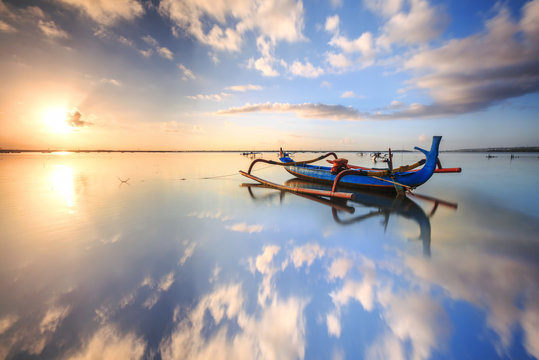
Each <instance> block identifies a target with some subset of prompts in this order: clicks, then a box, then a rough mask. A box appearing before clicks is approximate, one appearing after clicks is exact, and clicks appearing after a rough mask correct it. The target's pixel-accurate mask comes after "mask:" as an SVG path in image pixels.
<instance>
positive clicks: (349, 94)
mask: <svg viewBox="0 0 539 360" xmlns="http://www.w3.org/2000/svg"><path fill="white" fill-rule="evenodd" d="M341 97H342V98H345V99H346V98H355V97H356V94H355V93H354V92H353V91H345V92H343V93H342V94H341Z"/></svg>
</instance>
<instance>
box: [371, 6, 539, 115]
mask: <svg viewBox="0 0 539 360" xmlns="http://www.w3.org/2000/svg"><path fill="white" fill-rule="evenodd" d="M538 9H539V1H538V0H534V1H533V2H529V3H527V4H526V5H525V6H524V7H523V16H522V19H521V20H520V22H518V23H517V22H514V21H513V20H512V18H511V15H510V13H509V10H508V9H507V8H505V7H503V6H501V7H499V10H498V13H497V15H496V16H494V17H493V18H491V19H489V20H488V21H487V22H486V25H485V30H484V31H483V32H481V33H478V34H475V35H471V36H469V37H465V38H462V39H453V40H450V41H448V42H446V43H445V44H443V45H442V46H440V47H438V48H434V49H427V50H421V51H419V52H417V53H416V54H414V55H413V56H411V57H410V59H408V60H407V61H406V62H405V64H404V68H405V69H409V70H413V71H415V72H416V74H419V75H418V76H416V77H415V78H413V79H412V80H410V84H411V85H414V86H415V87H417V88H420V89H424V90H425V91H427V92H428V93H429V94H430V96H431V97H432V98H433V103H432V104H430V105H410V106H409V107H408V108H404V109H402V110H400V111H397V112H394V113H389V114H382V115H380V116H376V118H380V119H394V118H406V117H434V116H443V115H451V114H463V113H468V112H473V111H478V110H481V109H484V108H487V107H489V106H492V105H494V104H496V103H499V102H501V101H504V100H506V99H510V98H513V97H518V96H522V95H525V94H529V93H534V92H537V91H538V90H539V66H538V64H539V41H538V40H537V39H538V37H537V34H538V33H539V30H538V27H537V26H536V25H532V24H533V23H534V22H532V21H530V18H531V17H533V16H535V14H536V13H539V10H538Z"/></svg>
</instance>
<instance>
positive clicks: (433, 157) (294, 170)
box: [240, 136, 461, 198]
mask: <svg viewBox="0 0 539 360" xmlns="http://www.w3.org/2000/svg"><path fill="white" fill-rule="evenodd" d="M441 139H442V137H441V136H434V137H433V139H432V145H431V149H430V151H426V150H423V149H421V148H418V147H416V148H415V149H417V150H419V151H421V152H422V153H423V154H425V156H426V159H424V160H421V161H418V162H417V163H415V164H412V165H406V166H401V167H399V168H396V169H393V167H392V162H391V155H390V154H389V155H388V169H372V168H365V167H359V166H350V165H348V164H347V160H346V162H344V161H342V160H345V159H338V157H337V155H336V154H335V153H328V154H325V155H323V156H320V157H318V158H316V159H313V160H309V161H298V162H294V161H293V160H292V159H291V158H290V157H289V156H286V155H285V154H284V153H283V152H282V151H281V157H280V159H279V160H280V161H281V162H280V163H279V162H276V161H271V160H265V159H256V160H254V161H253V162H252V163H251V165H250V167H249V170H248V171H247V172H244V171H240V173H241V174H242V175H244V176H246V177H248V178H251V179H253V180H255V181H258V182H260V183H262V184H265V185H268V186H272V187H277V188H280V189H282V190H290V189H286V188H287V187H286V186H284V185H278V184H274V183H271V182H269V181H266V180H263V179H260V178H258V177H256V176H254V175H252V174H251V170H252V168H253V166H254V164H255V163H257V162H266V163H269V164H273V165H281V166H284V167H285V170H286V171H288V172H289V173H290V174H292V175H294V176H295V177H297V178H300V179H304V180H308V181H316V182H322V183H328V184H332V190H331V191H324V192H320V193H319V194H318V195H321V196H330V197H346V198H353V194H348V193H341V194H339V193H338V191H337V189H338V186H339V185H343V186H346V187H355V188H363V189H371V190H373V189H374V190H385V191H393V192H401V191H404V190H411V189H414V188H416V187H418V186H420V185H422V184H424V183H425V182H426V181H428V180H429V179H430V177H431V176H432V174H434V173H435V172H440V173H449V172H461V169H460V168H451V169H442V168H441V166H440V163H439V160H438V150H439V146H440V141H441ZM390 152H391V151H390ZM328 156H333V157H334V158H335V159H336V160H333V163H334V166H333V167H328V166H320V165H310V164H311V163H314V162H316V161H319V160H322V159H324V158H326V157H328ZM421 165H423V167H421V168H420V169H416V168H418V167H419V166H421ZM437 165H438V169H437V168H436V167H437ZM293 191H295V192H301V191H302V190H297V189H294V190H293ZM308 193H310V194H314V195H316V191H310V190H309V192H308ZM344 194H346V195H344Z"/></svg>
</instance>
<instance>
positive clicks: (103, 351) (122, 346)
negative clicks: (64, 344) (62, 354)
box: [68, 325, 146, 360]
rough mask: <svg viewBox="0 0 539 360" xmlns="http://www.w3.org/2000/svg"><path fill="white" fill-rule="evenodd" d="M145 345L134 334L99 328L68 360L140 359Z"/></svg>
mask: <svg viewBox="0 0 539 360" xmlns="http://www.w3.org/2000/svg"><path fill="white" fill-rule="evenodd" d="M145 348H146V344H145V343H144V340H142V339H140V338H137V337H136V335H135V334H132V333H127V334H121V333H120V331H119V330H118V329H116V328H115V327H113V326H111V325H105V326H103V327H101V328H99V329H98V330H97V331H96V332H95V334H94V335H93V336H92V338H91V339H90V340H89V341H88V342H87V343H85V344H84V345H83V349H82V350H81V351H80V352H79V353H77V354H75V355H74V356H70V357H68V359H69V360H89V359H110V360H112V359H141V358H142V356H143V355H144V350H145Z"/></svg>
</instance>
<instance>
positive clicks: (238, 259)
mask: <svg viewBox="0 0 539 360" xmlns="http://www.w3.org/2000/svg"><path fill="white" fill-rule="evenodd" d="M319 155H320V154H313V153H296V154H295V155H294V158H295V159H296V160H307V159H310V158H314V157H317V156H319ZM340 155H341V156H342V157H346V158H348V159H349V160H350V162H351V163H355V164H359V165H361V164H363V165H372V163H371V162H370V158H369V157H368V156H367V155H365V156H361V154H359V153H355V152H354V153H342V154H340ZM258 156H263V157H264V158H266V159H272V160H276V159H277V154H275V153H264V154H263V155H258ZM538 156H539V154H521V155H520V156H519V157H518V158H513V159H511V157H510V154H497V157H494V158H487V157H486V154H482V153H442V154H441V155H440V159H441V162H442V164H443V165H444V166H446V167H462V169H463V171H462V173H460V174H435V175H433V177H432V178H431V179H430V180H429V181H428V182H427V183H426V184H424V185H423V186H421V187H419V188H418V189H417V190H416V193H417V194H421V195H426V196H429V197H433V198H436V199H437V200H442V201H433V200H427V199H425V198H420V197H414V196H409V197H407V198H395V197H388V196H381V195H378V194H376V193H360V194H359V196H358V199H357V201H355V202H352V201H348V202H338V203H331V202H328V201H324V200H320V199H313V198H310V197H304V196H298V195H294V194H292V193H281V192H280V191H276V190H272V189H267V188H261V187H256V186H248V185H246V184H252V183H253V181H252V180H249V179H247V178H243V177H242V176H241V175H239V174H238V173H237V171H238V170H240V169H243V170H246V169H247V168H248V166H249V163H250V161H251V159H249V158H247V157H244V156H241V155H240V154H238V153H49V154H41V153H21V154H2V155H0V359H4V358H6V359H22V358H24V359H26V358H38V359H139V358H143V359H279V360H281V359H417V360H421V359H498V358H499V359H533V358H539V195H538V194H539V157H538ZM420 158H421V156H420V154H419V153H418V152H415V153H397V154H395V156H394V162H395V164H396V165H402V164H409V163H413V162H415V161H417V160H419V159H420ZM378 165H379V166H383V164H378ZM254 174H255V175H257V176H259V177H262V178H264V179H268V180H271V181H273V182H276V183H281V184H282V183H287V184H289V185H291V186H306V184H305V183H303V182H299V181H294V180H292V179H291V176H290V175H288V174H287V173H286V172H285V171H284V170H283V168H281V167H276V166H273V167H271V166H268V165H267V164H257V165H256V166H255V168H254Z"/></svg>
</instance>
